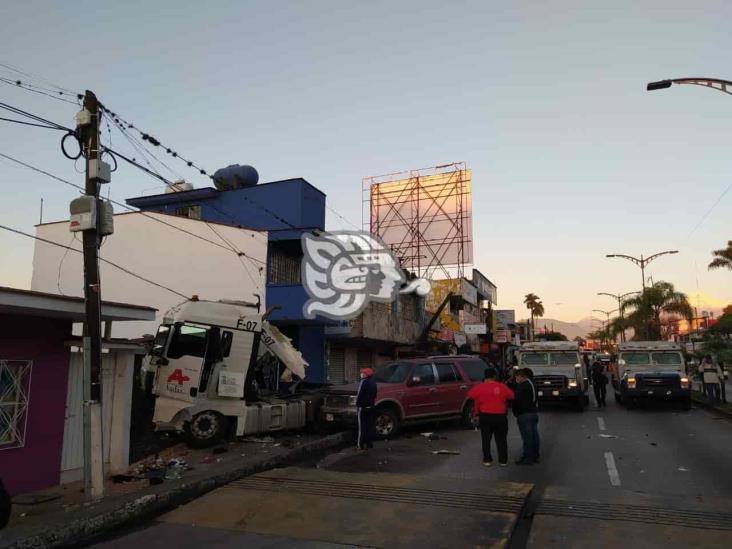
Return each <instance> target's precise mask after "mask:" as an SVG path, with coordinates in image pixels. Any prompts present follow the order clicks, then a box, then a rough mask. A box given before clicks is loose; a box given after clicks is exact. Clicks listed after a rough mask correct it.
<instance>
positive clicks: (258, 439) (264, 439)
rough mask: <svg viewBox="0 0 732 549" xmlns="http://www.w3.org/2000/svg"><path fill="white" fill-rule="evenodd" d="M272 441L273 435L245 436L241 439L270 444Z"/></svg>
mask: <svg viewBox="0 0 732 549" xmlns="http://www.w3.org/2000/svg"><path fill="white" fill-rule="evenodd" d="M274 441H275V439H274V437H246V438H243V439H242V442H256V443H259V444H272V443H273V442H274Z"/></svg>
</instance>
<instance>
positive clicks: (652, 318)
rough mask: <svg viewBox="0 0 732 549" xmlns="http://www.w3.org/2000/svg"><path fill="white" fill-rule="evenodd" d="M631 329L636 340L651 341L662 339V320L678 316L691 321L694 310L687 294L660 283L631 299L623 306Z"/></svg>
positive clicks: (667, 284)
mask: <svg viewBox="0 0 732 549" xmlns="http://www.w3.org/2000/svg"><path fill="white" fill-rule="evenodd" d="M622 309H623V311H624V312H625V311H628V310H629V311H630V314H628V315H625V316H626V320H627V321H628V323H629V325H630V327H632V328H633V329H634V331H635V336H634V337H635V339H638V338H641V337H645V338H647V339H648V340H649V341H656V340H660V339H661V338H662V318H663V317H667V316H669V315H678V316H681V317H684V318H686V319H687V320H689V321H691V319H692V318H693V317H694V310H693V309H692V307H691V304H690V303H689V299H688V298H687V297H686V294H684V293H682V292H677V291H676V288H674V285H673V284H671V283H670V282H663V281H659V282H656V283H655V284H654V285H653V286H651V287H650V288H646V289H645V290H644V291H643V292H642V293H641V294H639V295H637V296H633V297H629V298H628V299H626V300H625V301H624V302H623V304H622Z"/></svg>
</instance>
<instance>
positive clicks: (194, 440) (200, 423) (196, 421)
mask: <svg viewBox="0 0 732 549" xmlns="http://www.w3.org/2000/svg"><path fill="white" fill-rule="evenodd" d="M184 430H185V438H186V443H187V444H188V446H190V447H191V448H209V447H211V446H213V445H214V444H216V443H217V442H219V440H221V438H222V437H223V436H224V434H225V432H226V419H225V418H224V416H222V415H221V414H219V413H218V412H214V411H213V410H206V411H204V412H201V413H200V414H196V415H195V416H193V419H192V420H191V421H189V422H188V423H186V425H185V427H184Z"/></svg>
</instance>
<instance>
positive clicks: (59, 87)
mask: <svg viewBox="0 0 732 549" xmlns="http://www.w3.org/2000/svg"><path fill="white" fill-rule="evenodd" d="M0 67H4V68H6V69H8V70H10V71H12V72H15V73H17V74H20V75H21V76H26V77H28V78H33V79H36V80H43V81H45V82H46V83H47V84H49V85H51V86H53V87H54V88H56V89H57V90H60V91H65V92H67V93H68V94H69V95H75V96H77V97H78V96H79V95H80V94H79V93H77V92H75V91H73V90H70V89H68V88H64V87H63V86H59V85H58V84H56V83H54V82H51V81H50V80H49V79H48V78H45V77H43V76H41V75H38V74H31V73H29V72H25V71H22V70H20V69H19V68H18V67H14V66H13V65H9V64H8V63H0ZM82 97H83V96H82Z"/></svg>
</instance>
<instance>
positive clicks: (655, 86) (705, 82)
mask: <svg viewBox="0 0 732 549" xmlns="http://www.w3.org/2000/svg"><path fill="white" fill-rule="evenodd" d="M671 84H691V85H693V86H704V87H705V88H712V89H713V90H717V91H721V92H722V93H726V94H728V95H732V82H730V81H729V80H721V79H719V78H673V79H670V80H659V81H658V82H649V83H648V84H647V85H646V90H647V91H656V90H665V89H666V88H670V87H671Z"/></svg>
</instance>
